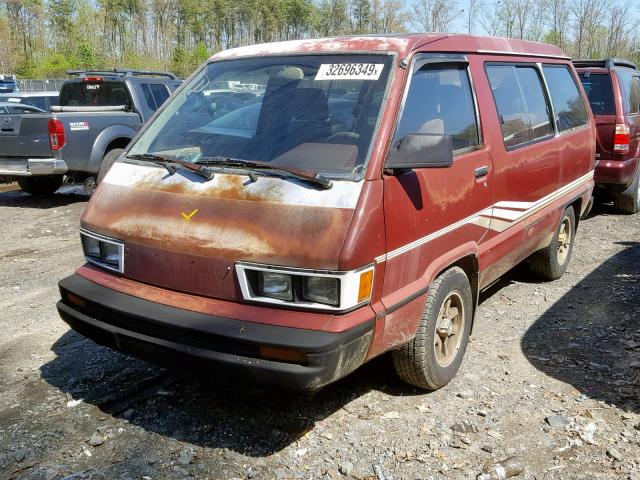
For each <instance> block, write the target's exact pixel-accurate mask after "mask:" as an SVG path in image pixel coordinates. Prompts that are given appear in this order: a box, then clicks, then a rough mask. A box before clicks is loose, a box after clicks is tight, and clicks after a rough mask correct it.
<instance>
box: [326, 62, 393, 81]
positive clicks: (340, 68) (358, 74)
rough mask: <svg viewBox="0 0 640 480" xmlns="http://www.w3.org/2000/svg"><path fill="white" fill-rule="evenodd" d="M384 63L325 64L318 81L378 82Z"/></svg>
mask: <svg viewBox="0 0 640 480" xmlns="http://www.w3.org/2000/svg"><path fill="white" fill-rule="evenodd" d="M383 69H384V65H383V64H382V63H323V64H322V65H320V68H319V69H318V73H317V74H316V80H378V78H379V77H380V74H381V73H382V70H383Z"/></svg>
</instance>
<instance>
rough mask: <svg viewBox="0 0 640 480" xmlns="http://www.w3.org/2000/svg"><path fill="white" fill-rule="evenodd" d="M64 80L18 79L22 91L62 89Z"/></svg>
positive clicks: (56, 90)
mask: <svg viewBox="0 0 640 480" xmlns="http://www.w3.org/2000/svg"><path fill="white" fill-rule="evenodd" d="M64 81H65V80H64V79H63V80H18V81H17V83H18V88H19V89H20V91H21V92H42V91H55V92H58V91H60V87H61V86H62V84H63V83H64Z"/></svg>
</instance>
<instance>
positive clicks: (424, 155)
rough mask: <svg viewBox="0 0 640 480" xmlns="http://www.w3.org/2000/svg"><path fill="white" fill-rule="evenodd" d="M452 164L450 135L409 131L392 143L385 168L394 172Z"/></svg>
mask: <svg viewBox="0 0 640 480" xmlns="http://www.w3.org/2000/svg"><path fill="white" fill-rule="evenodd" d="M452 165H453V143H452V141H451V136H450V135H439V134H431V133H411V134H407V135H404V136H402V137H401V138H400V139H399V140H397V141H395V142H394V143H393V145H392V146H391V150H390V151H389V156H388V157H387V163H386V165H385V170H389V171H391V172H395V171H398V170H411V169H413V168H435V167H450V166H452Z"/></svg>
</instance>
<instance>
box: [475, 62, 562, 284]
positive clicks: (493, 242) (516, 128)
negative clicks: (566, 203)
mask: <svg viewBox="0 0 640 480" xmlns="http://www.w3.org/2000/svg"><path fill="white" fill-rule="evenodd" d="M484 70H485V72H486V76H485V79H486V80H488V83H489V85H488V86H489V94H488V95H483V96H482V100H483V101H484V102H487V103H492V105H487V104H485V106H486V108H484V110H483V111H485V112H486V113H487V117H486V118H487V120H488V121H490V122H495V125H497V126H499V128H492V129H488V130H487V142H488V143H490V144H491V145H492V150H491V156H492V159H493V162H494V167H495V177H494V178H495V204H494V208H493V212H492V219H491V230H490V232H489V234H488V236H487V238H486V239H485V240H486V243H485V245H484V246H485V249H484V250H483V251H482V252H481V255H480V269H481V270H483V271H484V272H483V276H482V279H481V286H483V285H487V284H489V283H490V282H492V281H493V280H495V279H496V278H498V277H499V276H500V275H502V274H503V273H505V272H506V271H507V270H509V269H511V268H512V267H513V266H514V265H515V264H517V263H518V262H520V261H522V260H524V259H525V258H526V257H527V256H529V255H530V254H531V253H532V251H533V250H532V249H535V248H536V247H537V245H538V244H539V243H540V242H541V240H542V238H541V235H546V234H547V233H548V225H547V224H546V223H544V224H542V223H540V224H537V226H533V225H532V224H531V220H530V216H531V215H532V214H533V213H535V212H536V211H539V209H540V208H544V205H545V201H546V200H545V199H549V198H550V195H552V194H553V193H554V192H556V191H557V190H558V189H559V188H560V160H561V156H562V150H563V147H564V146H565V143H563V142H561V141H557V140H554V135H555V129H554V126H553V122H552V110H551V105H550V102H549V99H548V98H547V94H546V91H545V88H544V84H543V80H542V78H543V77H542V75H541V72H540V69H539V67H538V66H537V65H536V64H535V63H511V62H509V63H507V62H487V63H485V65H484ZM481 108H482V107H481ZM558 215H559V213H558ZM548 221H551V220H548ZM554 221H555V220H554Z"/></svg>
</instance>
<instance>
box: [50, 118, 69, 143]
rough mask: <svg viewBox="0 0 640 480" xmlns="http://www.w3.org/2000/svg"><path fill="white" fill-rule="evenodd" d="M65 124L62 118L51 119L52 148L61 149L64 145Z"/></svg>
mask: <svg viewBox="0 0 640 480" xmlns="http://www.w3.org/2000/svg"><path fill="white" fill-rule="evenodd" d="M64 143H65V138H64V124H63V123H62V122H61V121H60V120H55V119H53V118H50V119H49V145H51V150H60V149H61V148H62V147H64Z"/></svg>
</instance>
